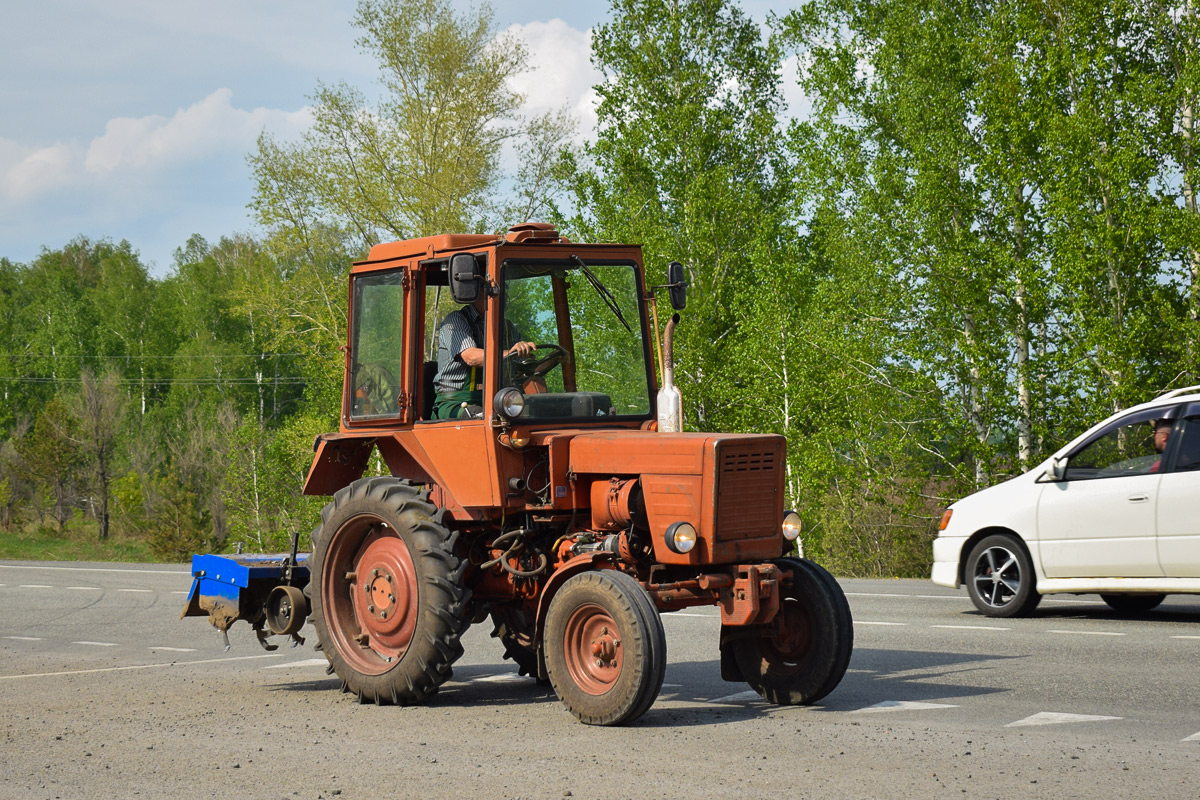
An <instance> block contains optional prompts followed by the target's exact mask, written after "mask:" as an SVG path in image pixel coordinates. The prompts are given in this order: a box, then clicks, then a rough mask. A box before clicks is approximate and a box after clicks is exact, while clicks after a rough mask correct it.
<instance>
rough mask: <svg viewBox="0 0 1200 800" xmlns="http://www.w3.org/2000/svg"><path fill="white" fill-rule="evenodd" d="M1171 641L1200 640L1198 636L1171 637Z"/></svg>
mask: <svg viewBox="0 0 1200 800" xmlns="http://www.w3.org/2000/svg"><path fill="white" fill-rule="evenodd" d="M1171 638H1172V639H1200V636H1172V637H1171Z"/></svg>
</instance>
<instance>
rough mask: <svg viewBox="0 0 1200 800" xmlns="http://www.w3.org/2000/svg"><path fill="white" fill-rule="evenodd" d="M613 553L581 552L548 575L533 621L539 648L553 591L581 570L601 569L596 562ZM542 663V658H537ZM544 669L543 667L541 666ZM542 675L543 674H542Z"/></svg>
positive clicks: (608, 559) (535, 640)
mask: <svg viewBox="0 0 1200 800" xmlns="http://www.w3.org/2000/svg"><path fill="white" fill-rule="evenodd" d="M612 558H613V554H612V553H609V552H605V551H603V550H598V551H595V552H592V553H583V554H582V555H578V556H575V558H572V559H571V560H570V561H568V562H567V563H565V564H563V565H562V566H561V567H559V568H558V569H556V570H555V571H554V574H553V575H551V576H550V580H548V581H546V586H545V587H544V588H543V589H542V593H541V595H540V596H539V597H538V607H537V619H536V620H535V621H534V626H533V628H534V631H533V636H534V639H533V640H534V643H535V645H536V647H537V648H538V649H539V650H540V649H541V647H542V634H543V633H544V632H545V630H546V612H547V611H549V609H550V601H551V600H553V599H554V595H555V593H556V592H557V591H558V590H559V589H560V588H562V585H563V584H564V583H566V582H567V581H568V580H569V579H571V578H573V577H575V576H576V575H578V574H579V573H581V572H589V571H591V570H593V569H603V568H604V567H601V566H599V563H598V562H605V561H611V560H612ZM538 660H539V661H541V662H542V664H543V665H544V664H545V662H544V661H543V660H542V659H538ZM541 668H542V669H545V667H544V666H543V667H541ZM543 677H544V676H543Z"/></svg>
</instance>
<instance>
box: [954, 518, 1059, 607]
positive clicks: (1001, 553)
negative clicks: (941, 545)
mask: <svg viewBox="0 0 1200 800" xmlns="http://www.w3.org/2000/svg"><path fill="white" fill-rule="evenodd" d="M966 579H967V581H966V582H967V593H968V594H970V595H971V602H972V603H974V604H975V607H976V608H978V609H979V610H980V611H982V612H983V613H984V614H986V615H987V616H989V617H1019V616H1022V615H1024V614H1027V613H1029V612H1030V611H1032V610H1033V609H1034V608H1035V607H1036V606H1037V604H1038V603H1039V602H1040V601H1041V599H1042V596H1041V595H1039V594H1038V593H1037V578H1035V577H1034V574H1033V563H1032V562H1031V561H1030V560H1029V555H1028V553H1026V552H1025V547H1024V545H1022V544H1021V541H1020V540H1019V539H1017V538H1016V537H1015V536H1010V535H1009V534H1006V533H998V534H994V535H992V536H988V537H986V538H984V539H982V540H980V541H979V543H978V544H976V545H975V546H974V547H973V548H971V553H970V555H969V556H967V569H966Z"/></svg>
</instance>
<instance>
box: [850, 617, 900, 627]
mask: <svg viewBox="0 0 1200 800" xmlns="http://www.w3.org/2000/svg"><path fill="white" fill-rule="evenodd" d="M854 624H855V625H890V626H893V627H898V628H903V627H905V626H906V625H908V623H907V622H868V621H867V620H865V619H856V620H854Z"/></svg>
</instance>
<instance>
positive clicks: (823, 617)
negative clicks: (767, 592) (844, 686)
mask: <svg viewBox="0 0 1200 800" xmlns="http://www.w3.org/2000/svg"><path fill="white" fill-rule="evenodd" d="M775 564H776V566H778V567H779V568H780V569H781V570H784V571H790V572H791V573H792V580H791V583H790V584H789V585H787V586H785V587H783V589H782V592H783V596H782V597H781V598H780V603H779V613H778V614H777V615H776V619H775V620H774V622H772V623H771V625H770V626H769V628H768V630H766V631H765V632H763V633H761V634H760V635H757V636H753V635H752V636H746V635H744V633H742V632H739V631H737V629H726V631H725V634H726V635H725V636H723V637H722V638H723V639H724V640H725V644H724V645H723V647H724V648H729V649H732V651H733V653H732V655H733V660H734V662H735V663H736V665H737V668H738V670H739V671H740V673H741V676H742V679H743V680H745V681H746V683H748V684H749V685H750V688H751V689H753V690H754V691H756V692H758V693H759V694H760V695H762V696H763V698H765V699H766V700H768V701H770V702H772V703H775V704H776V705H810V704H812V703H815V702H817V701H818V700H820V699H821V698H822V697H824V696H825V695H827V694H829V693H830V692H832V691H833V690H834V688H835V687H836V686H837V685H838V683H840V682H841V680H842V676H843V675H845V674H846V667H847V666H848V665H849V663H850V653H851V651H852V650H853V649H854V620H853V618H852V617H851V616H850V604H849V603H847V602H846V595H845V593H843V592H842V589H841V587H840V586H838V583H837V581H836V580H834V578H833V576H832V575H830V574H829V573H828V572H827V571H826V570H825V569H824V568H823V567H821V566H819V565H817V564H814V563H813V562H811V561H808V560H806V559H800V558H781V559H779V560H777V561H776V562H775ZM746 633H749V632H748V631H747V632H746ZM723 656H724V654H723ZM723 660H724V659H723Z"/></svg>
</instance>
